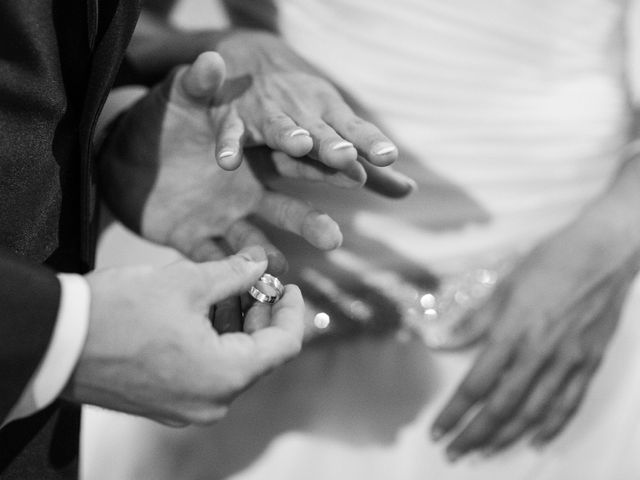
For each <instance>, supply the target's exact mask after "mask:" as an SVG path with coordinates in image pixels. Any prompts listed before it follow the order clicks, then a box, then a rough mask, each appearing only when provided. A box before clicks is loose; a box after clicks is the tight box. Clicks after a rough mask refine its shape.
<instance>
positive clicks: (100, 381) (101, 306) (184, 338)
mask: <svg viewBox="0 0 640 480" xmlns="http://www.w3.org/2000/svg"><path fill="white" fill-rule="evenodd" d="M266 266H267V259H266V256H265V254H264V251H262V250H261V249H260V248H258V247H253V248H251V249H247V250H243V251H242V252H240V253H239V254H238V255H234V256H231V257H229V258H227V259H225V260H221V261H216V262H206V263H200V264H195V263H191V262H188V261H180V262H177V263H174V264H171V265H167V266H164V267H147V266H140V267H130V268H118V269H109V270H102V271H96V272H93V273H91V274H89V275H88V276H87V280H88V282H89V285H90V287H91V293H92V302H91V312H90V318H91V321H90V325H89V333H88V338H87V341H86V344H85V346H84V349H83V352H82V355H81V357H80V361H79V363H78V365H77V367H76V369H75V372H74V374H73V377H72V379H71V381H70V383H69V385H68V386H67V388H66V390H65V392H64V395H63V396H64V397H65V398H66V399H67V400H70V401H74V402H79V403H88V404H93V405H98V406H101V407H105V408H108V409H112V410H117V411H121V412H127V413H131V414H135V415H142V416H145V417H148V418H150V419H153V420H156V421H159V422H162V423H165V424H168V425H172V426H182V425H187V424H199V425H200V424H208V423H211V422H214V421H216V420H218V419H219V418H221V417H222V416H224V414H225V413H226V411H227V409H228V406H229V404H230V403H231V401H232V400H233V399H234V398H235V397H236V396H237V395H238V394H239V393H241V392H242V391H244V390H245V389H246V388H248V387H249V386H250V385H251V384H252V383H253V382H254V381H255V380H256V379H257V378H259V377H260V376H261V375H264V374H265V373H267V372H269V371H270V370H271V369H272V368H274V367H276V366H278V365H280V364H282V363H283V362H285V361H287V360H289V359H290V358H292V357H293V356H295V355H296V354H297V353H298V352H299V351H300V347H301V342H302V331H303V323H302V315H303V310H304V304H303V302H302V297H301V295H300V291H299V289H298V288H297V287H295V286H292V285H289V286H287V287H286V291H285V294H284V296H283V297H282V298H281V300H280V301H279V302H278V303H276V304H275V305H273V306H267V305H263V304H254V305H252V306H250V307H249V308H248V309H247V310H246V316H247V318H248V319H249V320H250V321H251V322H252V323H253V324H256V323H259V324H260V325H261V326H262V327H263V328H260V329H253V330H252V331H251V332H250V333H243V332H236V333H231V334H224V335H219V334H218V333H217V332H216V331H215V330H214V329H213V328H212V326H211V323H210V322H209V319H208V312H209V308H210V306H211V305H212V304H214V303H215V302H217V301H219V300H221V299H224V298H227V297H229V296H233V295H239V294H241V293H242V292H245V291H246V290H247V289H248V288H249V286H250V285H251V284H253V283H254V282H255V281H256V280H257V279H258V278H259V276H260V275H261V274H262V273H263V272H264V270H265V268H266Z"/></svg>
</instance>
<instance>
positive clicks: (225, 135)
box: [211, 104, 244, 170]
mask: <svg viewBox="0 0 640 480" xmlns="http://www.w3.org/2000/svg"><path fill="white" fill-rule="evenodd" d="M211 112H212V122H213V125H214V131H216V132H217V137H216V161H217V162H218V165H220V167H221V168H223V169H225V170H235V169H236V168H238V167H239V166H240V163H241V162H242V138H243V136H244V122H243V121H242V119H241V118H240V115H238V111H237V110H236V108H235V106H234V105H233V104H231V105H221V106H216V107H212V110H211Z"/></svg>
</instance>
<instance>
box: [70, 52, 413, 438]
mask: <svg viewBox="0 0 640 480" xmlns="http://www.w3.org/2000/svg"><path fill="white" fill-rule="evenodd" d="M245 53H246V52H245ZM258 55H263V54H262V53H260V54H255V55H253V56H252V55H251V54H248V53H247V54H246V55H244V56H243V55H239V57H240V58H235V57H233V56H231V58H227V57H225V58H224V59H223V57H222V56H221V55H220V54H218V53H214V52H205V53H203V54H201V55H200V56H199V57H198V58H197V59H196V60H195V61H194V62H193V63H192V64H191V65H186V66H182V67H179V68H177V69H176V70H174V72H173V73H172V74H171V75H169V76H168V77H167V78H166V79H165V80H164V81H163V82H161V83H160V84H158V85H157V86H156V87H155V88H153V89H151V90H150V91H149V92H148V93H147V94H146V95H145V96H144V97H142V98H141V99H140V100H138V101H137V102H136V103H135V104H134V105H133V106H131V107H130V108H129V109H128V110H127V111H126V112H125V113H123V115H121V116H120V117H119V118H118V120H117V122H116V123H115V124H114V126H113V128H112V129H111V132H110V133H109V135H108V137H107V138H106V140H105V142H104V145H103V147H102V148H101V151H100V156H99V159H98V160H99V163H100V183H101V187H102V192H103V195H104V199H105V201H106V202H107V203H108V205H109V206H110V208H111V210H112V211H113V213H114V215H115V216H116V217H117V218H118V219H120V220H121V221H122V222H123V223H124V224H125V225H127V226H128V227H129V228H131V229H132V230H133V231H135V232H137V233H138V234H140V235H141V236H143V237H145V238H146V239H149V240H151V241H154V242H157V243H159V244H163V245H168V246H171V247H174V248H176V249H177V250H179V251H180V252H182V253H183V254H184V255H185V257H187V258H188V259H189V260H184V261H178V262H176V263H173V264H170V265H167V266H163V267H151V266H135V267H129V268H114V269H107V270H98V271H95V272H93V273H90V274H89V275H87V280H88V282H89V285H90V289H91V307H90V321H89V331H88V336H87V340H86V344H85V346H84V349H83V352H82V354H81V357H80V360H79V362H78V364H77V367H76V369H75V371H74V374H73V376H72V379H71V381H70V383H69V385H68V386H67V388H66V389H65V392H64V393H63V397H64V398H66V399H67V400H71V401H74V402H78V403H87V404H93V405H98V406H101V407H105V408H108V409H112V410H116V411H121V412H126V413H131V414H136V415H141V416H144V417H148V418H151V419H153V420H156V421H159V422H162V423H165V424H168V425H173V426H180V425H188V424H207V423H210V422H213V421H215V420H217V419H219V418H221V417H222V416H223V415H224V414H225V413H226V410H227V408H228V406H229V404H230V402H231V401H232V400H233V399H234V398H235V397H236V396H237V395H238V394H239V393H240V392H242V391H244V390H245V389H246V388H247V387H248V386H250V385H251V384H252V383H253V382H254V381H255V380H256V379H257V378H259V377H260V376H261V375H263V374H265V373H266V372H268V371H270V370H271V369H272V368H274V367H276V366H278V365H280V364H282V363H284V362H285V361H287V360H289V359H291V358H292V357H294V356H295V355H296V354H298V352H299V351H300V348H301V344H302V339H303V309H304V304H303V300H302V297H301V294H300V291H299V289H298V288H297V287H296V286H294V285H287V286H286V287H285V290H284V294H283V295H282V298H281V299H280V300H279V301H278V302H277V303H275V304H274V305H267V304H261V303H259V302H255V303H251V302H249V300H250V299H249V298H247V295H246V292H247V290H248V289H249V288H250V287H251V285H253V284H254V283H255V282H256V281H257V280H258V279H259V278H260V277H261V275H262V274H263V273H264V272H265V271H266V270H267V269H269V271H270V272H271V273H273V274H275V275H277V274H279V273H282V272H283V271H284V270H285V269H286V261H285V259H284V256H283V255H282V253H281V252H279V251H278V250H277V249H276V248H275V247H274V246H273V245H272V244H271V243H270V242H269V240H268V239H267V238H266V237H265V236H264V234H263V233H262V232H261V230H259V229H258V228H257V227H256V226H254V225H253V224H252V222H251V220H250V218H249V217H250V216H254V217H257V218H258V219H260V221H263V222H267V223H269V224H272V225H274V226H276V227H279V228H282V229H283V230H285V231H289V232H292V233H294V234H297V235H300V236H302V237H303V238H305V239H306V240H307V241H308V242H310V243H311V244H312V245H314V246H315V247H317V248H319V249H324V250H328V249H333V248H336V247H338V246H339V245H340V244H341V242H342V234H341V232H340V228H339V227H338V225H337V224H336V223H335V222H334V221H333V219H331V218H330V217H329V216H328V215H326V214H324V213H322V212H320V211H317V210H315V209H314V208H313V207H312V206H310V205H308V204H307V203H306V202H304V201H300V200H297V199H294V198H291V197H289V196H285V195H282V194H280V193H278V192H276V191H272V190H269V189H268V187H267V186H266V185H267V184H268V181H269V178H270V176H274V175H281V176H288V177H295V178H301V179H307V180H318V181H326V182H328V183H331V184H335V185H338V186H346V187H348V186H362V185H363V184H364V183H365V182H369V184H370V186H371V188H374V189H375V188H378V189H386V192H387V194H389V195H396V196H402V195H404V194H406V193H408V192H409V191H410V190H411V188H412V182H411V181H410V180H409V179H408V178H406V177H404V176H403V175H401V174H399V173H397V172H393V171H391V170H389V169H380V168H379V167H381V166H387V165H389V164H391V163H392V162H393V161H395V159H396V158H397V149H396V147H395V146H394V145H393V143H391V142H390V141H389V140H388V139H387V138H386V137H385V136H384V135H383V134H382V133H381V132H380V131H379V130H378V129H377V128H376V127H375V126H373V125H372V124H370V123H368V122H365V121H364V120H362V119H361V118H359V117H358V116H356V115H355V114H354V113H353V111H352V110H351V109H350V108H349V107H348V106H347V104H346V103H345V102H344V100H343V99H342V98H341V96H340V95H339V94H338V92H337V91H336V90H335V89H334V87H333V86H331V84H330V83H328V82H327V81H325V80H323V79H322V78H320V77H319V76H315V75H312V74H310V73H308V72H305V71H302V70H300V69H295V68H291V69H287V68H286V67H283V64H286V58H284V57H281V58H270V57H269V55H268V54H267V53H265V54H264V55H263V56H258ZM257 145H266V146H268V147H270V148H271V149H273V151H274V152H278V153H274V154H273V158H272V160H271V162H272V163H271V164H270V165H269V167H268V168H265V165H260V162H261V161H260V160H256V162H255V163H256V165H255V168H251V167H250V166H249V165H248V163H249V160H244V159H243V150H244V147H245V146H246V147H248V146H257ZM262 163H263V164H264V163H265V161H264V160H262ZM374 170H375V171H374ZM367 172H370V174H369V175H368V173H367ZM238 299H240V300H245V301H243V302H241V301H240V300H238ZM212 310H213V312H214V316H215V317H227V319H223V320H222V321H221V323H223V324H231V323H233V322H235V323H236V324H239V322H238V319H239V318H240V317H241V316H243V317H244V326H243V329H242V330H241V331H233V332H228V333H220V332H217V331H216V329H214V328H212V323H211V318H210V316H211V311H212ZM218 320H219V319H218V318H214V321H218Z"/></svg>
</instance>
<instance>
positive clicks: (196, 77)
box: [172, 52, 226, 105]
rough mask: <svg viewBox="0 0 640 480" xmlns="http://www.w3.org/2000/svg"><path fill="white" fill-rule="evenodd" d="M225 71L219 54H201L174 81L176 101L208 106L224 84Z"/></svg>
mask: <svg viewBox="0 0 640 480" xmlns="http://www.w3.org/2000/svg"><path fill="white" fill-rule="evenodd" d="M225 70H226V68H225V64H224V60H223V59H222V57H221V56H220V55H219V54H217V53H216V52H204V53H201V54H200V55H199V56H198V58H196V60H195V62H193V63H192V64H191V65H190V66H188V67H187V68H186V69H183V70H181V71H180V72H179V73H178V74H177V78H176V79H175V81H174V85H175V86H176V91H175V93H176V94H177V97H176V99H183V100H185V101H187V102H195V103H199V104H202V105H206V104H208V103H209V102H210V101H212V100H213V98H214V96H215V94H216V92H217V91H218V89H219V88H220V86H221V85H222V83H223V82H224V76H225ZM172 98H173V97H172Z"/></svg>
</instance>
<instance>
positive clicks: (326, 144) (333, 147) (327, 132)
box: [300, 119, 358, 170]
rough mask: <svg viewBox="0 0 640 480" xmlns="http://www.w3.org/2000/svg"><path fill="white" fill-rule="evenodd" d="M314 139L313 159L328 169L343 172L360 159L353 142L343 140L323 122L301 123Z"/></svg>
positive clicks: (309, 121)
mask: <svg viewBox="0 0 640 480" xmlns="http://www.w3.org/2000/svg"><path fill="white" fill-rule="evenodd" d="M300 125H301V126H302V127H303V128H305V129H306V130H307V131H308V132H309V133H311V137H312V138H313V148H312V149H311V152H310V153H309V155H310V156H311V158H314V159H315V160H318V161H320V162H322V163H324V164H325V165H326V166H328V167H332V168H335V169H337V170H342V169H343V168H346V167H347V166H348V165H349V164H350V163H351V162H354V161H356V160H357V158H358V151H357V150H356V148H355V147H354V145H353V144H352V143H351V142H348V141H346V140H345V139H343V138H342V137H341V136H340V135H338V133H336V131H335V130H334V129H333V128H331V127H330V126H329V125H327V124H326V123H325V122H324V121H323V120H320V119H316V120H306V121H300Z"/></svg>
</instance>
